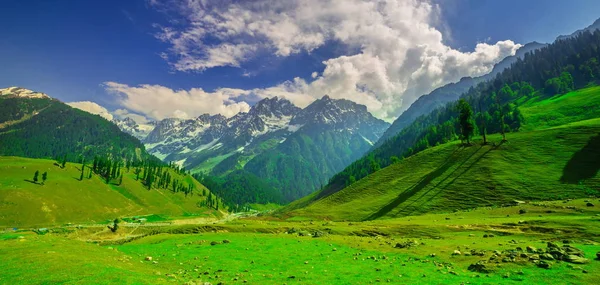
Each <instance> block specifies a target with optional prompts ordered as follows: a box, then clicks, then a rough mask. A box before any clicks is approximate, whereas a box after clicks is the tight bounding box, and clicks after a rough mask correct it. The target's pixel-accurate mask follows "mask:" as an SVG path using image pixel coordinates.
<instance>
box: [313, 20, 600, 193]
mask: <svg viewBox="0 0 600 285" xmlns="http://www.w3.org/2000/svg"><path fill="white" fill-rule="evenodd" d="M598 58H600V31H596V32H594V33H593V34H592V33H590V32H583V33H581V34H579V35H578V36H576V37H574V38H571V39H566V40H559V41H557V42H555V43H554V44H552V45H549V46H547V47H544V48H542V49H540V50H537V51H536V52H535V53H527V54H525V56H524V58H523V59H522V60H521V59H519V60H517V62H516V63H514V64H513V65H512V66H511V68H509V69H506V70H504V71H503V72H502V73H500V74H498V75H497V76H496V77H495V78H494V79H493V80H490V81H487V82H483V83H480V84H478V85H477V86H476V87H474V88H471V89H470V90H469V91H468V92H466V93H465V94H463V95H462V98H463V99H464V100H465V101H466V102H468V103H469V104H470V105H471V106H478V110H477V111H478V113H477V114H475V116H474V117H475V118H479V119H480V120H484V123H482V124H481V125H482V126H483V124H485V126H484V127H483V129H484V130H477V128H475V133H480V132H486V133H489V134H493V133H501V134H503V140H506V137H505V134H506V132H511V131H518V130H519V129H520V127H521V124H522V122H523V116H522V114H521V112H520V111H519V109H518V106H517V103H516V102H518V101H519V99H524V98H530V97H531V96H533V94H534V90H543V91H544V92H543V93H545V94H542V95H543V96H554V95H555V94H557V93H564V92H568V91H569V90H573V89H577V88H581V87H584V86H586V85H587V84H589V83H590V79H591V80H592V81H594V82H595V80H598V78H600V68H598V64H597V62H598ZM539 93H541V92H538V93H536V94H539ZM456 108H457V103H450V104H448V105H446V106H445V107H442V108H438V109H436V110H434V111H433V112H431V113H430V114H428V115H425V116H421V117H419V118H417V119H416V120H415V121H414V122H413V123H412V124H410V125H408V126H406V127H405V128H403V129H402V131H401V132H400V133H398V134H397V135H396V136H395V137H392V138H390V139H388V140H386V141H385V142H383V143H380V147H378V148H376V149H374V150H373V151H372V152H371V153H369V154H368V155H366V156H365V157H363V158H361V159H359V160H357V161H355V162H354V163H352V164H350V165H349V166H348V167H346V169H344V170H343V171H342V172H340V173H338V174H336V175H335V176H334V177H333V178H332V179H330V181H329V184H328V185H327V186H326V187H325V188H324V189H323V191H321V193H319V195H318V196H317V198H320V197H324V196H327V195H329V194H331V193H334V192H337V191H339V190H340V189H342V188H343V187H345V186H346V185H347V184H348V181H349V178H350V177H351V176H352V177H354V178H356V179H357V180H358V179H362V178H363V177H365V176H367V175H368V174H369V173H370V171H371V170H372V167H370V166H371V164H372V161H373V160H374V161H376V162H377V163H379V164H380V165H381V166H382V167H385V166H388V165H390V164H391V163H392V161H391V157H392V156H396V157H407V156H410V155H412V154H414V153H416V152H419V151H422V150H424V149H426V148H428V147H430V146H435V145H438V144H442V143H445V142H448V141H451V140H454V139H456V138H457V137H458V136H457V135H458V134H461V130H460V128H457V126H458V125H459V124H458V116H457V112H456ZM475 127H476V126H475Z"/></svg>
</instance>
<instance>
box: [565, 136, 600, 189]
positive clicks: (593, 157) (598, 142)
mask: <svg viewBox="0 0 600 285" xmlns="http://www.w3.org/2000/svg"><path fill="white" fill-rule="evenodd" d="M598 170H600V135H597V136H595V137H592V138H591V139H590V140H589V141H588V143H587V144H586V145H585V146H584V147H583V148H582V149H580V150H579V151H578V152H576V153H575V154H573V156H572V157H571V159H570V160H569V162H567V165H565V168H563V175H562V177H561V178H560V181H561V182H563V183H570V184H576V183H579V181H581V180H584V179H588V178H592V177H594V176H596V174H597V173H598Z"/></svg>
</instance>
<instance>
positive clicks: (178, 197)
mask: <svg viewBox="0 0 600 285" xmlns="http://www.w3.org/2000/svg"><path fill="white" fill-rule="evenodd" d="M54 163H55V162H54V161H53V160H44V159H29V158H20V157H0V173H1V174H0V226H7V227H24V226H37V225H44V226H46V225H56V224H64V223H83V222H92V223H93V222H102V223H103V222H105V221H106V220H108V219H114V218H116V217H124V216H133V215H148V214H161V215H167V216H187V215H214V214H217V213H216V212H215V211H213V210H209V209H207V208H204V207H202V208H201V207H199V206H198V203H199V202H201V201H204V200H205V197H203V196H202V192H203V191H204V190H206V188H205V187H204V186H203V185H202V184H200V183H198V182H197V181H196V180H195V179H193V178H192V177H190V176H189V175H188V176H187V177H183V176H181V175H179V174H176V173H175V172H174V171H172V170H169V171H171V175H172V176H173V177H176V178H178V179H179V180H182V181H186V182H187V183H193V184H194V188H195V193H194V195H191V196H188V197H186V196H185V195H184V194H183V193H181V192H180V193H173V192H171V191H169V190H164V189H160V190H157V189H152V190H148V189H147V188H145V187H144V186H143V185H142V183H140V182H139V181H136V180H135V174H133V171H130V172H129V173H127V172H125V169H123V171H124V172H125V174H124V177H123V183H122V184H121V185H120V186H117V185H107V184H105V183H104V180H102V178H100V177H98V176H97V175H93V176H92V178H91V179H87V178H84V179H83V181H79V176H80V173H81V171H80V169H81V164H75V163H67V165H66V167H65V168H64V169H61V168H60V167H58V166H55V165H54ZM36 170H39V171H40V177H41V173H43V172H48V180H47V181H46V183H45V185H40V184H35V183H33V182H32V181H31V180H32V179H33V174H34V172H35V171H36ZM86 173H87V172H86ZM206 192H207V193H208V190H206Z"/></svg>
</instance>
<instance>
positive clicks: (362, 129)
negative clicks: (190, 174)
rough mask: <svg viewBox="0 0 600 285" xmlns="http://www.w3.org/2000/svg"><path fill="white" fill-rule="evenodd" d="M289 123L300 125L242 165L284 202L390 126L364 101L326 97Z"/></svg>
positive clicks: (352, 157) (323, 179)
mask: <svg viewBox="0 0 600 285" xmlns="http://www.w3.org/2000/svg"><path fill="white" fill-rule="evenodd" d="M290 125H291V126H295V127H296V128H298V130H297V131H295V132H294V133H293V134H291V135H290V136H288V137H287V138H286V139H285V141H283V142H281V143H280V144H278V145H277V146H276V147H275V148H273V149H271V150H269V151H267V152H263V153H261V154H259V155H257V156H256V157H254V158H253V159H252V160H250V161H249V162H248V163H247V164H246V165H245V166H244V169H245V170H246V171H248V172H251V173H253V174H255V175H256V176H258V177H261V178H263V179H264V180H266V181H268V182H270V183H271V184H272V185H274V186H275V187H276V188H278V189H280V190H281V192H282V193H283V196H284V199H285V200H286V201H291V200H293V199H297V198H300V197H302V196H304V195H307V194H309V193H311V192H312V191H314V190H316V189H318V188H319V187H320V186H322V185H323V184H324V183H326V182H327V179H329V177H331V176H332V175H333V174H335V173H336V172H338V171H339V170H341V169H343V168H344V167H345V166H346V165H348V164H349V163H351V162H352V161H354V160H356V159H357V158H359V157H361V156H362V155H363V154H364V153H365V152H366V151H367V150H368V149H369V148H370V147H371V146H372V144H373V143H372V142H373V141H375V140H377V138H378V137H379V136H380V135H381V134H382V133H383V132H384V131H385V129H386V128H387V127H388V124H387V123H386V122H384V121H382V120H379V119H377V118H375V117H373V116H372V115H371V114H370V113H369V112H368V111H367V108H366V107H365V106H363V105H358V104H356V103H354V102H351V101H348V100H333V99H331V98H329V96H324V97H323V98H321V99H319V100H317V101H315V102H313V103H312V104H311V105H309V106H308V107H306V108H305V109H303V110H302V111H300V112H299V113H298V115H297V116H295V117H294V118H293V119H292V120H291V121H290Z"/></svg>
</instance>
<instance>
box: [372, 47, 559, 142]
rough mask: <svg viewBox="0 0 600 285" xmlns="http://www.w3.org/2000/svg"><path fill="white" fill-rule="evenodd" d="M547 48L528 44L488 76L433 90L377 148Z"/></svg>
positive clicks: (403, 116)
mask: <svg viewBox="0 0 600 285" xmlns="http://www.w3.org/2000/svg"><path fill="white" fill-rule="evenodd" d="M545 46H547V45H546V44H540V43H537V42H532V43H528V44H526V45H524V46H522V47H521V48H520V49H519V50H518V51H517V53H516V54H515V55H513V56H509V57H507V58H505V59H503V60H502V61H501V62H499V63H498V64H496V65H495V66H494V69H492V71H491V72H490V73H488V74H486V75H483V76H479V77H475V78H471V77H465V78H462V79H461V80H460V81H459V82H456V83H450V84H447V85H444V86H442V87H440V88H437V89H435V90H433V91H432V92H431V93H429V94H427V95H423V96H421V97H420V98H419V99H417V101H415V102H414V103H413V104H412V105H410V107H409V108H408V109H407V110H406V111H404V113H402V114H401V115H400V117H398V118H397V119H396V120H395V121H394V122H393V123H392V126H390V128H389V129H388V130H387V131H386V132H385V134H383V136H381V138H380V139H379V141H378V142H377V144H376V146H380V145H382V144H383V143H384V142H385V141H386V140H389V139H390V138H392V137H393V136H395V135H397V134H398V133H400V132H401V131H402V129H404V128H405V127H406V126H408V125H410V124H412V122H414V121H415V119H417V118H418V117H419V116H422V115H426V114H429V113H430V112H431V111H433V110H435V109H436V108H439V107H441V106H444V105H446V104H447V103H449V102H453V101H456V100H458V98H459V97H460V95H462V94H463V93H465V92H467V91H468V90H469V88H471V87H474V86H476V85H477V84H479V83H481V82H484V81H487V80H490V79H492V78H494V77H495V76H496V75H498V74H499V73H501V72H502V71H504V70H505V69H506V68H509V67H510V66H511V64H513V63H515V62H516V61H517V59H522V58H523V57H524V56H525V54H526V53H529V52H532V51H535V50H538V49H541V48H543V47H545Z"/></svg>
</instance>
